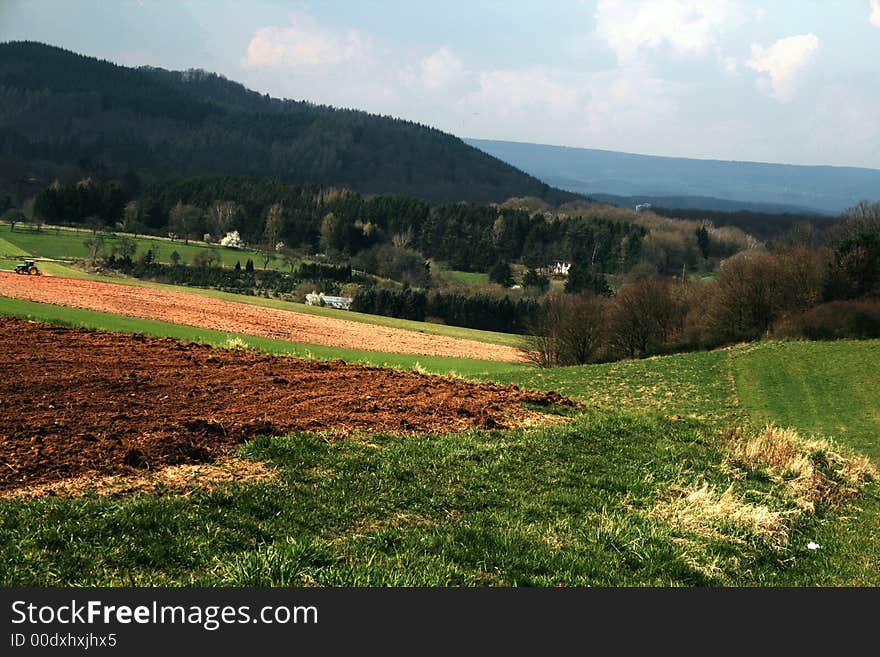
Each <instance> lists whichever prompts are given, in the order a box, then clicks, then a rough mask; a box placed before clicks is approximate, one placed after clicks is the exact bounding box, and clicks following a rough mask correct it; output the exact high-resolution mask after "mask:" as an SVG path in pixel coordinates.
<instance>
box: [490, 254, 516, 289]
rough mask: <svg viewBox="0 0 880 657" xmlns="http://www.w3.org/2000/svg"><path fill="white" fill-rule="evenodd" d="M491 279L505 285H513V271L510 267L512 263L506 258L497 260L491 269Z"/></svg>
mask: <svg viewBox="0 0 880 657" xmlns="http://www.w3.org/2000/svg"><path fill="white" fill-rule="evenodd" d="M489 280H490V281H492V282H493V283H498V285H502V286H504V287H510V286H511V285H513V271H512V270H511V269H510V263H509V262H507V261H506V260H499V261H498V262H496V263H495V264H494V265H493V266H492V269H490V270H489Z"/></svg>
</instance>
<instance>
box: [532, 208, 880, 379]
mask: <svg viewBox="0 0 880 657" xmlns="http://www.w3.org/2000/svg"><path fill="white" fill-rule="evenodd" d="M529 328H530V332H531V333H532V334H533V337H531V338H529V341H528V344H527V345H526V347H525V351H526V353H527V354H528V356H529V358H530V359H531V360H532V361H533V362H535V363H537V364H539V365H542V366H548V367H549V366H558V365H575V364H583V363H589V362H598V361H603V360H615V359H620V358H642V357H646V356H651V355H655V354H663V353H669V352H674V351H687V350H693V349H708V348H713V347H718V346H721V345H725V344H732V343H736V342H742V341H752V340H759V339H762V338H766V337H777V338H806V339H835V338H844V337H847V338H876V337H880V203H875V204H870V203H861V204H859V205H857V206H855V207H853V208H850V209H849V210H847V211H846V212H845V213H844V216H843V220H842V221H840V222H839V223H837V224H835V225H833V226H832V227H830V228H828V229H827V230H826V231H825V232H824V233H823V234H822V236H821V238H820V237H819V236H817V235H816V234H815V233H814V232H813V231H812V230H811V229H810V228H808V227H801V228H799V229H797V230H795V231H793V232H791V233H789V234H788V235H786V236H785V237H784V238H780V239H779V240H776V241H774V242H771V243H769V244H768V246H767V248H766V249H756V250H749V251H744V252H741V253H738V254H736V255H734V256H732V257H730V258H728V259H726V260H725V261H724V262H723V263H722V265H721V267H720V268H719V270H718V272H717V275H716V277H715V278H714V279H713V280H712V281H710V282H708V283H706V282H693V281H687V280H677V279H674V278H670V277H663V276H659V275H656V274H652V275H649V276H645V277H643V278H640V279H638V280H636V281H633V282H631V283H629V284H627V285H624V286H623V287H622V288H621V289H620V290H619V291H618V292H617V294H615V295H614V296H613V297H610V298H604V297H601V296H597V295H595V294H592V293H585V294H581V295H551V296H550V297H548V299H547V300H546V302H545V303H544V305H543V306H542V308H541V311H540V312H539V314H538V316H537V317H536V319H535V321H534V322H533V323H532V324H531V325H530V327H529Z"/></svg>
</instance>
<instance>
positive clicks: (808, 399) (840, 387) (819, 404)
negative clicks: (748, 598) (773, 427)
mask: <svg viewBox="0 0 880 657" xmlns="http://www.w3.org/2000/svg"><path fill="white" fill-rule="evenodd" d="M732 364H733V371H734V372H735V375H736V388H737V393H738V394H739V397H740V401H741V403H742V406H743V408H745V409H747V411H748V413H749V415H750V416H751V417H752V419H753V420H754V421H755V422H758V423H764V422H773V423H775V424H777V425H779V426H790V427H795V428H797V429H798V430H800V431H801V432H803V433H806V434H823V435H827V436H833V437H835V438H836V439H837V440H838V441H839V442H840V443H842V444H844V445H847V446H849V447H851V448H853V449H856V450H858V451H859V452H860V453H862V454H865V455H866V456H869V457H870V458H871V459H872V460H873V462H874V463H875V464H876V465H878V466H880V390H878V387H877V386H878V383H880V340H868V341H849V340H843V341H839V342H780V343H763V344H760V345H757V346H755V347H748V348H745V349H741V350H738V351H737V352H736V353H735V358H733V361H732ZM858 504H859V507H860V508H861V513H848V514H846V515H845V516H844V517H843V519H842V520H839V521H827V522H823V523H820V524H819V525H818V526H817V527H816V532H815V536H813V537H811V540H814V541H815V542H817V543H819V544H820V545H822V548H820V550H819V551H818V554H817V557H816V558H817V565H816V568H814V569H811V570H809V571H808V572H807V573H804V574H803V576H804V577H806V578H807V580H808V581H809V582H810V583H811V584H816V585H821V586H828V585H839V584H841V583H845V584H861V585H870V586H878V585H880V540H878V527H880V495H878V494H877V491H876V486H875V488H874V494H873V495H868V496H865V497H864V498H862V499H861V500H860V501H859V503H858ZM790 576H791V577H794V578H797V577H798V574H797V571H796V569H795V571H794V572H792V573H790Z"/></svg>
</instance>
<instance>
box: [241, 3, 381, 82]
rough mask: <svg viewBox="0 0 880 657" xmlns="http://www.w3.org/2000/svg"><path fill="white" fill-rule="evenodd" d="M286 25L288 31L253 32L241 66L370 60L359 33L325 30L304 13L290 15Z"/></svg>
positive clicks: (367, 45) (364, 39) (366, 42)
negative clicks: (289, 22) (243, 64)
mask: <svg viewBox="0 0 880 657" xmlns="http://www.w3.org/2000/svg"><path fill="white" fill-rule="evenodd" d="M290 21H291V24H290V25H289V26H288V27H283V28H278V27H272V26H270V27H264V28H262V29H259V30H257V31H256V32H255V33H254V36H253V37H252V38H251V41H250V43H249V44H248V49H247V57H246V58H245V65H246V66H250V67H277V66H284V67H289V68H296V67H316V66H326V65H333V64H340V63H345V62H363V61H364V60H370V59H372V43H371V39H370V37H369V36H368V35H366V34H364V33H362V32H359V31H357V30H353V29H344V30H334V29H330V28H325V27H322V26H320V25H318V24H317V23H316V22H315V21H314V20H313V19H312V18H311V17H310V16H309V15H307V14H304V13H293V14H290Z"/></svg>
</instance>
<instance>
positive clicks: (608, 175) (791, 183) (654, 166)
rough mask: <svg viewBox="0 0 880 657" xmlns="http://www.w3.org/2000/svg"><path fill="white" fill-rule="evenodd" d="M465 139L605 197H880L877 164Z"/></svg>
mask: <svg viewBox="0 0 880 657" xmlns="http://www.w3.org/2000/svg"><path fill="white" fill-rule="evenodd" d="M464 141H465V142H467V143H468V144H470V145H472V146H476V147H477V148H479V149H481V150H483V151H485V152H487V153H489V154H491V155H494V156H495V157H497V158H499V159H501V160H504V161H505V162H508V163H510V164H512V165H513V166H515V167H518V168H520V169H522V170H523V171H526V172H528V173H530V174H532V175H533V176H536V177H538V178H540V179H541V180H544V181H545V182H547V183H548V184H550V185H555V186H557V187H560V188H562V189H568V190H571V191H574V192H578V193H581V194H586V195H588V196H591V197H593V198H597V199H602V200H606V201H611V202H614V197H615V196H617V197H633V199H631V200H635V199H636V198H638V199H641V202H653V203H655V204H658V205H664V206H665V207H702V208H706V209H712V210H724V211H731V210H752V211H763V212H779V211H786V208H787V209H789V210H790V211H793V212H802V211H804V210H812V211H816V212H821V213H826V214H836V213H838V212H840V211H841V210H844V209H845V208H847V207H851V206H853V205H855V204H856V203H858V202H859V201H861V200H870V201H876V200H880V170H878V169H865V168H858V167H831V166H799V165H790V164H766V163H760V162H736V161H722V160H697V159H689V158H680V157H660V156H653V155H637V154H633V153H620V152H615V151H605V150H596V149H590V148H568V147H564V146H548V145H543V144H528V143H519V142H510V141H493V140H487V139H465V140H464ZM660 197H675V198H674V199H668V198H667V199H663V198H660ZM684 197H704V198H702V199H699V200H689V199H688V198H684ZM671 203H674V204H675V205H670V204H671ZM780 206H782V207H780Z"/></svg>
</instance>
